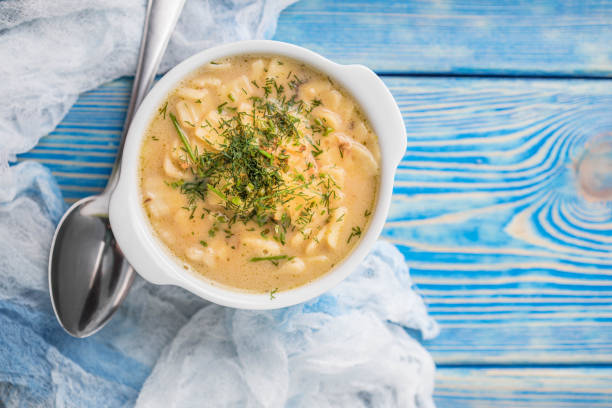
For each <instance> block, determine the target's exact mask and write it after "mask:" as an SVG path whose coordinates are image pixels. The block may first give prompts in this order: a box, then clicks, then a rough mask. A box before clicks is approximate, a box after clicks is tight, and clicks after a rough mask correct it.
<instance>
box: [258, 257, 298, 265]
mask: <svg viewBox="0 0 612 408" xmlns="http://www.w3.org/2000/svg"><path fill="white" fill-rule="evenodd" d="M293 258H295V257H294V256H289V255H272V256H256V257H253V258H251V259H249V262H261V261H270V262H272V263H273V264H274V265H278V261H282V260H287V261H290V260H292V259H293Z"/></svg>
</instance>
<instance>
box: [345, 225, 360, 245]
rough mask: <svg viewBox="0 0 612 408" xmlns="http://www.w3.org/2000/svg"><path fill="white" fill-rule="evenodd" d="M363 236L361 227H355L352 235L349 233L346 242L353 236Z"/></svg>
mask: <svg viewBox="0 0 612 408" xmlns="http://www.w3.org/2000/svg"><path fill="white" fill-rule="evenodd" d="M360 236H361V227H358V226H357V227H353V228H352V230H351V235H349V237H348V239H347V240H346V243H347V244H348V243H349V242H351V239H352V238H353V237H360Z"/></svg>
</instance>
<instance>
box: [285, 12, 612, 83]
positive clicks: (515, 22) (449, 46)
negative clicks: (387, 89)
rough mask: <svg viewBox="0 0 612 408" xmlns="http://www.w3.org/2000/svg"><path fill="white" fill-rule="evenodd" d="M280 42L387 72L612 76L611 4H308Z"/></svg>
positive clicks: (288, 19) (288, 15)
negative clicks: (293, 44)
mask: <svg viewBox="0 0 612 408" xmlns="http://www.w3.org/2000/svg"><path fill="white" fill-rule="evenodd" d="M275 39H278V40H281V41H288V42H291V43H295V44H299V45H302V46H305V47H307V48H310V49H313V50H315V51H317V52H319V53H321V54H323V55H325V56H327V57H329V58H331V59H333V60H336V61H338V62H341V63H360V64H365V65H368V66H370V67H371V68H373V69H375V70H376V71H378V72H386V73H408V72H410V73H443V74H447V73H453V74H472V75H473V74H488V75H491V74H495V75H500V74H501V75H562V76H563V75H567V76H605V77H612V41H610V39H612V2H610V1H596V0H588V1H582V0H572V1H563V2H559V1H551V0H548V1H538V2H532V1H496V0H452V1H451V0H447V1H444V0H443V1H427V0H424V1H397V2H389V1H386V0H374V1H355V0H341V1H334V2H329V1H325V0H312V1H300V2H298V3H296V4H294V5H292V6H291V7H289V8H288V9H287V10H285V11H284V12H283V13H282V14H281V16H280V20H279V23H278V29H277V32H276V36H275Z"/></svg>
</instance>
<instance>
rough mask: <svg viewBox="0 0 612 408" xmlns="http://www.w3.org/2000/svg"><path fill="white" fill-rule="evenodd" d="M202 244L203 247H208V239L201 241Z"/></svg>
mask: <svg viewBox="0 0 612 408" xmlns="http://www.w3.org/2000/svg"><path fill="white" fill-rule="evenodd" d="M200 245H202V246H203V247H207V246H208V243H207V242H206V241H200Z"/></svg>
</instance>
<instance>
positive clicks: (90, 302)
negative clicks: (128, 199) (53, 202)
mask: <svg viewBox="0 0 612 408" xmlns="http://www.w3.org/2000/svg"><path fill="white" fill-rule="evenodd" d="M104 206H105V207H106V208H108V197H107V196H105V195H102V196H93V197H86V198H83V199H82V200H79V201H77V202H76V203H74V204H73V205H72V207H70V209H69V210H68V212H66V214H64V216H63V217H62V219H61V220H60V223H59V226H58V228H57V230H56V231H55V236H54V237H53V244H52V247H51V257H50V263H49V272H50V273H49V287H50V290H51V303H52V304H53V310H54V311H55V314H56V315H57V318H58V320H59V322H60V324H61V325H62V327H63V328H64V329H65V330H66V331H67V332H68V333H70V334H71V335H73V336H75V337H87V336H89V335H92V334H93V333H95V332H96V331H98V330H99V329H101V328H102V327H103V326H104V324H105V323H106V322H107V321H108V320H109V319H110V317H111V316H112V315H113V313H114V312H115V311H116V310H117V308H118V307H119V305H120V304H121V302H122V301H123V299H124V298H125V296H126V295H127V293H128V289H129V287H130V285H131V284H132V281H133V280H134V269H133V268H132V267H131V266H130V264H129V263H128V262H127V261H126V260H125V258H124V256H123V253H122V252H121V249H119V247H118V246H117V243H116V241H115V237H114V235H113V232H112V231H111V229H110V225H109V222H108V215H105V214H96V212H97V211H95V209H96V208H100V207H102V208H104ZM65 271H80V273H74V274H71V276H70V279H65V278H63V277H62V276H61V275H62V274H63V273H65Z"/></svg>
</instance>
